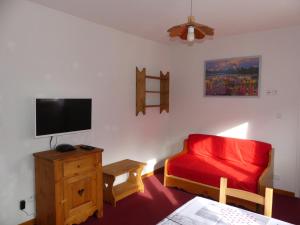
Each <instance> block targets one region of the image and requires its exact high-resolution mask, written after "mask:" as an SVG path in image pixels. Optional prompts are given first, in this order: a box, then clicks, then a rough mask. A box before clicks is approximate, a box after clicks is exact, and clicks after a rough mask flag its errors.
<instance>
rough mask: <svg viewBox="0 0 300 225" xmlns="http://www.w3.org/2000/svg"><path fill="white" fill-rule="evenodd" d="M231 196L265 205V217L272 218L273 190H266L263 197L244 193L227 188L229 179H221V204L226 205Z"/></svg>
mask: <svg viewBox="0 0 300 225" xmlns="http://www.w3.org/2000/svg"><path fill="white" fill-rule="evenodd" d="M227 196H231V197H235V198H240V199H244V200H246V201H250V202H254V203H257V204H260V205H264V207H265V209H264V214H265V216H268V217H272V206H273V189H272V188H266V191H265V195H264V196H261V195H258V194H254V193H251V192H248V191H243V190H239V189H235V188H228V187H227V178H225V177H221V180H220V197H219V202H220V203H223V204H226V197H227Z"/></svg>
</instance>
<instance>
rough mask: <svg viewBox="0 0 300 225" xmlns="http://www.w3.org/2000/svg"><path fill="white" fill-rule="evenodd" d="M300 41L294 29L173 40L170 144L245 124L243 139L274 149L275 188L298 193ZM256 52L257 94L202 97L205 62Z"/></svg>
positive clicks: (299, 33) (240, 132) (297, 31)
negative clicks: (185, 41)
mask: <svg viewBox="0 0 300 225" xmlns="http://www.w3.org/2000/svg"><path fill="white" fill-rule="evenodd" d="M299 40H300V27H296V28H289V29H281V30H273V31H267V32H260V33H252V34H246V35H241V36H232V37H226V38H221V39H216V40H206V41H205V42H203V43H201V44H199V43H195V44H194V45H192V46H187V45H183V44H177V45H175V44H174V45H173V46H172V51H171V55H172V70H171V74H172V82H171V84H172V85H171V103H170V104H171V111H172V113H171V114H170V116H171V117H170V119H171V129H170V131H171V134H170V136H171V139H170V140H169V141H170V143H169V146H173V148H177V149H180V145H181V143H182V140H183V139H184V138H185V137H186V136H187V134H188V133H191V132H198V133H209V134H219V133H221V132H224V131H227V130H229V129H232V128H237V127H238V128H242V130H241V129H238V132H237V133H236V134H235V135H230V136H238V137H240V136H241V134H243V133H242V132H244V131H245V130H243V128H246V135H245V136H244V137H246V138H250V139H255V140H261V141H265V142H269V143H271V144H272V145H273V146H274V148H275V175H276V177H275V181H274V182H275V187H277V188H282V189H285V190H288V191H292V192H296V193H297V194H299V187H300V183H299V180H297V178H298V177H299V171H300V170H299V166H298V165H297V157H298V159H299V154H298V153H299V146H298V144H299V143H298V142H297V139H298V138H299V120H298V118H299V103H300V101H299V97H300V96H299V92H298V91H299V84H300V83H299V81H300V72H299V65H300V45H299ZM256 55H261V57H262V67H261V69H262V71H261V77H260V96H259V97H204V94H203V93H204V61H205V60H210V59H218V58H228V57H238V56H256ZM266 90H277V91H278V94H277V95H266V93H265V91H266ZM245 123H248V124H245ZM239 125H243V126H239ZM247 125H248V128H247Z"/></svg>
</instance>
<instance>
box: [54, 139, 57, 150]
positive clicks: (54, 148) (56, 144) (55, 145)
mask: <svg viewBox="0 0 300 225" xmlns="http://www.w3.org/2000/svg"><path fill="white" fill-rule="evenodd" d="M56 145H57V136H55V145H54V149H56Z"/></svg>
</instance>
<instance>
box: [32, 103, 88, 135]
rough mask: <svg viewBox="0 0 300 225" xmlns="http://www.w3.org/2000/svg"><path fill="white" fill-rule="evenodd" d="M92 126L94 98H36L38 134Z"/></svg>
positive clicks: (85, 128) (62, 132)
mask: <svg viewBox="0 0 300 225" xmlns="http://www.w3.org/2000/svg"><path fill="white" fill-rule="evenodd" d="M91 128H92V99H36V136H37V137H40V136H51V135H55V134H64V133H70V132H77V131H84V130H90V129H91Z"/></svg>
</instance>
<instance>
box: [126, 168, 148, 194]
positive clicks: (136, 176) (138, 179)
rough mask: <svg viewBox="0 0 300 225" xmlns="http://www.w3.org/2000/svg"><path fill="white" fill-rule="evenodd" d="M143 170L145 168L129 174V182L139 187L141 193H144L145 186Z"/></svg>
mask: <svg viewBox="0 0 300 225" xmlns="http://www.w3.org/2000/svg"><path fill="white" fill-rule="evenodd" d="M142 170H143V168H142V167H140V168H138V169H136V170H135V171H130V172H129V177H128V180H127V181H128V182H131V183H134V184H136V185H137V186H138V190H139V191H140V192H144V184H143V181H142V176H141V175H142Z"/></svg>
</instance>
